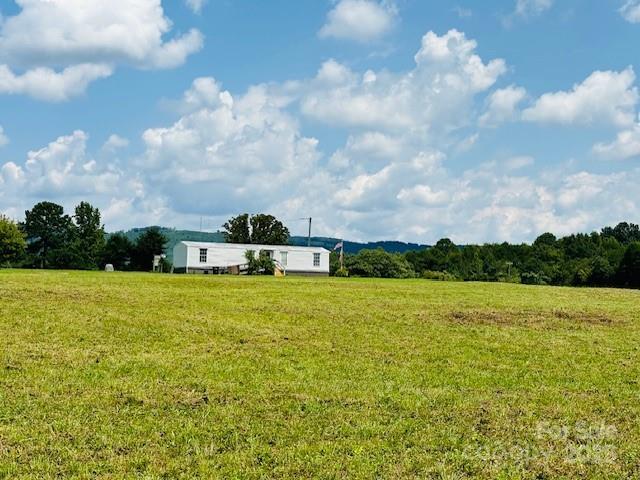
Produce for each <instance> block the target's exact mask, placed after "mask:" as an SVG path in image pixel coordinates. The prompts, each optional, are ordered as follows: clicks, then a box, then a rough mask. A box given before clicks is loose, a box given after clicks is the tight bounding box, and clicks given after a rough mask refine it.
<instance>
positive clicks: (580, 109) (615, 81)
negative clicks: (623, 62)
mask: <svg viewBox="0 0 640 480" xmlns="http://www.w3.org/2000/svg"><path fill="white" fill-rule="evenodd" d="M635 79H636V76H635V73H634V71H633V68H632V67H629V68H627V69H626V70H623V71H621V72H614V71H605V72H602V71H596V72H593V73H592V74H591V75H590V76H589V77H588V78H587V79H586V80H585V81H584V82H582V83H580V84H577V85H574V86H573V89H572V90H571V91H568V92H555V93H545V94H544V95H542V96H541V97H540V98H539V99H538V100H537V101H536V102H535V104H534V105H533V106H532V107H530V108H527V109H526V110H525V111H524V112H523V119H524V120H526V121H531V122H540V123H559V124H565V125H570V124H580V125H591V124H613V125H618V126H627V125H630V124H632V123H633V122H634V119H635V107H636V105H637V103H638V99H639V97H638V89H637V88H636V87H635V86H634V83H635Z"/></svg>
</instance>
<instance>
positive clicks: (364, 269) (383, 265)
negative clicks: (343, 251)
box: [345, 248, 415, 278]
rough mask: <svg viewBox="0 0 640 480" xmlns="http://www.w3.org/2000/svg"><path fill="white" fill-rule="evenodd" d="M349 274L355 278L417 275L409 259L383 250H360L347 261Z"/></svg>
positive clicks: (412, 276) (408, 276)
mask: <svg viewBox="0 0 640 480" xmlns="http://www.w3.org/2000/svg"><path fill="white" fill-rule="evenodd" d="M345 262H346V266H347V268H348V269H349V272H350V273H351V275H352V276H354V277H373V278H414V277H415V273H414V271H413V269H412V268H411V264H410V263H409V262H408V261H407V259H406V258H405V257H404V256H403V255H400V254H397V253H388V252H385V251H384V250H383V249H381V248H378V249H376V250H366V249H365V250H360V252H358V253H357V254H356V255H349V256H347V258H346V259H345Z"/></svg>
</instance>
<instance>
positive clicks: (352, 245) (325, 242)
mask: <svg viewBox="0 0 640 480" xmlns="http://www.w3.org/2000/svg"><path fill="white" fill-rule="evenodd" d="M307 241H308V240H307V237H291V238H290V239H289V243H290V244H291V245H299V246H304V245H307ZM338 242H340V239H338V238H330V237H311V246H312V247H324V248H326V249H327V250H333V248H334V247H335V246H336V244H337V243H338ZM375 248H382V249H383V250H385V251H387V252H389V253H405V252H409V251H411V250H424V249H425V248H429V246H428V245H420V244H417V243H405V242H397V241H382V242H367V243H359V242H350V241H348V240H345V242H344V251H345V253H358V252H359V251H360V250H364V249H375Z"/></svg>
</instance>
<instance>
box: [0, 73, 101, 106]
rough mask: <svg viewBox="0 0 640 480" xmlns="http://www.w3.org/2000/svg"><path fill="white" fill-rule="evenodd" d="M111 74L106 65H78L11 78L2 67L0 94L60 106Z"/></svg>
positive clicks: (12, 74)
mask: <svg viewBox="0 0 640 480" xmlns="http://www.w3.org/2000/svg"><path fill="white" fill-rule="evenodd" d="M112 73H113V69H112V68H111V67H110V66H108V65H100V64H82V65H74V66H72V67H68V68H65V69H64V70H62V71H61V72H56V71H54V70H52V69H50V68H44V67H39V68H34V69H31V70H28V71H27V72H25V73H24V74H22V75H15V74H14V73H13V72H12V71H11V70H10V69H9V68H8V67H7V66H6V65H0V94H2V93H5V94H22V95H29V96H31V97H33V98H37V99H39V100H47V101H52V102H61V101H65V100H68V99H69V98H71V97H74V96H77V95H80V94H82V93H84V92H85V90H86V89H87V86H88V85H89V84H90V83H91V82H93V81H94V80H97V79H99V78H105V77H108V76H110V75H111V74H112Z"/></svg>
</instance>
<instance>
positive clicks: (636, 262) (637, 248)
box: [619, 242, 640, 288]
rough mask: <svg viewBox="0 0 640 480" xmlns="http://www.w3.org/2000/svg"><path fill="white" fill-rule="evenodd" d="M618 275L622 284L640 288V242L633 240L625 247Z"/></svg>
mask: <svg viewBox="0 0 640 480" xmlns="http://www.w3.org/2000/svg"><path fill="white" fill-rule="evenodd" d="M619 276H620V279H621V281H622V283H623V285H625V286H627V287H632V288H640V243H639V242H635V243H632V244H630V245H629V246H628V247H627V251H626V252H625V253H624V257H623V258H622V262H621V263H620V268H619Z"/></svg>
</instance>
